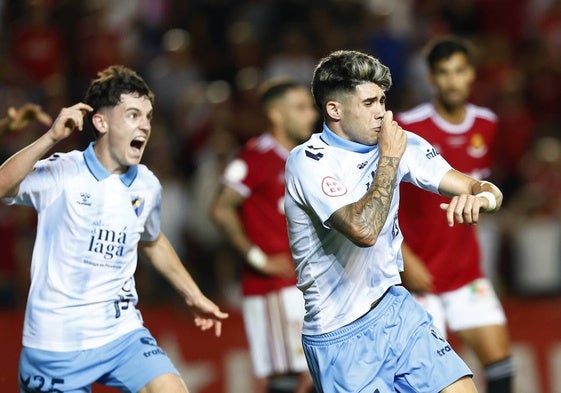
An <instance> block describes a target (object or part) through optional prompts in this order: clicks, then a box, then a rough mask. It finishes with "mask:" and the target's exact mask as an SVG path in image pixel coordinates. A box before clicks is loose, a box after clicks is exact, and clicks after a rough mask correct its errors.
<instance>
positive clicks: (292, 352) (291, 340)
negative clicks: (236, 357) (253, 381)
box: [242, 287, 308, 378]
mask: <svg viewBox="0 0 561 393" xmlns="http://www.w3.org/2000/svg"><path fill="white" fill-rule="evenodd" d="M242 312H243V319H244V325H245V331H246V335H247V341H248V343H249V350H250V354H251V361H252V363H253V370H254V373H255V375H256V376H257V377H259V378H263V377H268V376H272V375H275V374H286V373H290V372H296V373H299V372H302V371H306V370H308V365H307V363H306V357H305V355H304V350H303V349H302V322H303V321H304V313H305V309H304V297H303V296H302V292H300V290H299V289H298V288H296V287H287V288H284V289H282V290H281V291H278V292H272V293H269V294H267V295H266V296H247V297H245V298H244V299H243V302H242Z"/></svg>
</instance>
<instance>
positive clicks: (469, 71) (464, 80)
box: [430, 53, 475, 109]
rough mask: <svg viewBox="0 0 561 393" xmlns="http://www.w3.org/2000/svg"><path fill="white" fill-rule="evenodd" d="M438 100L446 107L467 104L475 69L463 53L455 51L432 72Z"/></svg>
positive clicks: (431, 75) (431, 77) (432, 80)
mask: <svg viewBox="0 0 561 393" xmlns="http://www.w3.org/2000/svg"><path fill="white" fill-rule="evenodd" d="M430 79H431V82H432V84H433V86H434V87H435V89H436V98H437V100H438V101H439V102H440V103H441V104H442V105H443V106H444V107H446V108H452V109H453V108H457V107H459V106H463V105H465V103H466V101H467V100H468V98H469V95H470V93H471V86H472V84H473V81H474V79H475V70H474V69H473V66H472V65H471V64H470V63H469V62H468V59H467V58H466V56H465V55H464V54H463V53H454V54H453V55H452V56H450V57H449V58H447V59H443V60H441V61H439V62H437V63H436V65H435V67H434V70H432V71H431V73H430Z"/></svg>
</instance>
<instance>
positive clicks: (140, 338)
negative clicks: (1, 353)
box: [19, 328, 179, 393]
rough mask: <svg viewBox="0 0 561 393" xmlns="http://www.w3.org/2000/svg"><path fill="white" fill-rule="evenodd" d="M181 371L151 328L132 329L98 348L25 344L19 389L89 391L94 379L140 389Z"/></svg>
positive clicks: (34, 392)
mask: <svg viewBox="0 0 561 393" xmlns="http://www.w3.org/2000/svg"><path fill="white" fill-rule="evenodd" d="M167 373H172V374H177V375H179V373H178V371H177V369H176V368H175V367H174V366H173V364H172V363H171V360H170V359H169V358H168V356H167V355H166V354H165V353H164V351H163V350H162V349H161V348H160V347H159V346H158V344H157V343H156V340H155V339H154V337H152V335H151V334H150V332H149V331H148V329H146V328H141V329H137V330H133V331H132V332H130V333H127V334H125V335H124V336H123V337H120V338H118V339H117V340H115V341H112V342H110V343H108V344H105V345H103V346H101V347H99V348H94V349H88V350H82V351H72V352H53V351H43V350H40V349H34V348H26V347H24V348H23V349H22V351H21V355H20V361H19V386H20V393H24V392H25V393H47V392H48V393H89V392H91V385H92V384H93V383H94V382H98V383H101V384H103V385H107V386H111V387H114V388H117V389H119V390H120V391H122V392H134V393H136V392H138V391H139V390H140V389H141V388H142V387H143V386H145V385H146V384H147V383H148V382H150V381H151V380H152V379H154V378H156V377H158V376H160V375H163V374H167Z"/></svg>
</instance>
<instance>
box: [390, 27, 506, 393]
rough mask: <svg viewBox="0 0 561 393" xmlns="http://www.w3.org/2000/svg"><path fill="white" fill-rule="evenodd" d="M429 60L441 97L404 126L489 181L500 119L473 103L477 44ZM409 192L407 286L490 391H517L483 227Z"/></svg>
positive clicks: (404, 224)
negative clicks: (466, 350) (466, 352)
mask: <svg viewBox="0 0 561 393" xmlns="http://www.w3.org/2000/svg"><path fill="white" fill-rule="evenodd" d="M426 60H427V63H428V68H429V79H430V82H431V84H432V85H433V87H434V90H435V93H436V94H435V98H434V99H433V100H432V102H427V103H423V104H421V105H419V106H417V107H415V108H413V109H410V110H408V111H406V112H403V113H400V114H398V116H397V119H398V122H399V124H400V125H401V126H402V127H403V128H404V129H405V130H408V131H412V132H414V133H417V134H419V135H420V136H422V137H424V138H425V139H426V140H428V141H429V142H430V143H431V144H432V145H433V146H435V148H436V149H438V152H439V153H440V154H441V155H442V156H443V157H444V158H445V159H446V160H447V161H448V162H449V163H450V164H451V165H452V166H453V167H454V168H456V169H458V170H459V171H461V172H464V173H467V174H470V175H471V176H473V177H475V178H477V179H482V180H483V179H485V178H487V177H488V176H489V175H490V168H491V164H492V159H493V157H492V151H493V144H494V143H495V138H496V134H497V127H498V120H497V116H496V115H495V114H494V113H493V112H492V111H491V110H489V109H487V108H483V107H479V106H476V105H473V104H471V103H469V102H468V98H469V95H470V93H471V87H472V84H473V82H474V79H475V67H474V64H473V59H472V53H471V50H470V46H469V43H467V42H465V41H463V40H462V39H460V38H457V37H444V38H440V39H438V40H435V41H433V42H431V45H429V47H428V51H427V52H426ZM429 154H437V153H436V152H430V151H427V155H429ZM401 187H402V189H401V190H402V193H401V205H400V213H399V221H400V226H401V229H402V231H403V235H404V242H403V246H402V252H403V259H404V264H405V269H404V272H403V273H402V279H403V283H404V285H405V286H406V287H407V288H408V289H409V290H410V291H411V292H412V293H414V294H415V295H416V298H417V300H418V301H419V302H420V303H421V304H422V305H423V306H424V307H425V308H426V309H427V310H428V311H429V312H430V313H431V315H432V316H433V318H434V322H435V325H436V326H437V327H438V328H439V329H441V331H442V333H443V334H445V333H446V329H447V328H448V329H450V330H451V331H453V332H454V333H456V334H457V335H458V336H459V337H460V338H461V340H462V341H463V343H464V344H466V345H467V346H469V347H470V348H471V349H473V351H474V352H475V354H476V355H477V358H478V359H479V361H480V363H481V364H482V366H483V368H484V371H485V377H486V381H487V389H486V391H487V392H489V393H510V392H511V391H512V379H513V363H512V359H511V354H510V342H509V341H510V340H509V337H508V329H507V324H506V323H507V322H506V318H505V314H504V311H503V309H502V306H501V304H500V302H499V299H498V297H497V295H496V293H495V291H494V289H493V286H492V284H491V282H490V280H489V279H488V278H486V277H484V274H483V272H482V266H481V251H480V246H479V243H478V238H477V233H476V230H477V229H476V227H475V226H469V225H456V226H454V227H449V226H448V224H447V222H446V220H445V219H443V218H442V216H441V214H440V213H441V209H440V207H439V205H440V203H442V202H445V200H446V199H445V198H444V197H439V196H437V195H433V194H431V193H426V192H422V191H421V190H419V189H417V188H415V187H413V186H411V185H410V184H402V186H401Z"/></svg>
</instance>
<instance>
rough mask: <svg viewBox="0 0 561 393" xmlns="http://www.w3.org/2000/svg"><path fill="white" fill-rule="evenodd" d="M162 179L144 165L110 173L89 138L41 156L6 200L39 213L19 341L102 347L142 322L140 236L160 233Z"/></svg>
mask: <svg viewBox="0 0 561 393" xmlns="http://www.w3.org/2000/svg"><path fill="white" fill-rule="evenodd" d="M160 201H161V186H160V183H159V181H158V180H157V178H156V177H155V176H154V175H153V174H152V172H150V171H149V170H148V169H147V168H146V167H145V166H144V165H138V166H133V167H130V168H129V169H128V171H127V172H126V173H124V174H122V175H115V174H110V173H109V172H108V171H107V170H106V169H105V168H104V167H103V166H102V165H101V163H100V162H99V161H98V160H97V158H96V155H95V152H94V150H93V144H92V145H90V146H89V147H88V149H87V150H85V151H84V152H80V151H72V152H69V153H63V154H53V155H52V156H50V157H49V158H47V159H44V160H41V161H39V162H38V163H37V164H36V165H35V168H34V170H33V171H32V172H31V173H30V174H29V175H27V177H26V178H25V179H24V180H23V182H22V183H21V184H20V187H19V193H18V195H17V196H16V197H15V198H12V199H5V202H6V203H8V204H19V205H26V206H32V207H33V208H35V209H36V211H37V213H38V223H37V235H36V239H35V245H34V250H33V257H32V263H31V286H30V290H29V296H28V301H27V307H26V311H25V320H24V329H23V345H24V346H26V347H32V348H38V349H42V350H49V351H76V350H83V349H89V348H95V347H99V346H101V345H104V344H106V343H108V342H110V341H112V340H114V339H115V338H117V337H119V336H121V335H123V334H125V333H127V332H129V331H131V330H134V329H137V328H139V327H141V326H142V318H141V316H140V313H139V311H138V310H137V309H136V307H135V306H136V304H137V300H138V298H137V293H136V289H135V282H134V278H133V274H134V272H135V270H136V265H137V244H138V242H139V241H140V240H146V241H153V240H155V239H156V238H157V237H158V235H159V233H160V213H159V212H160Z"/></svg>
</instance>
